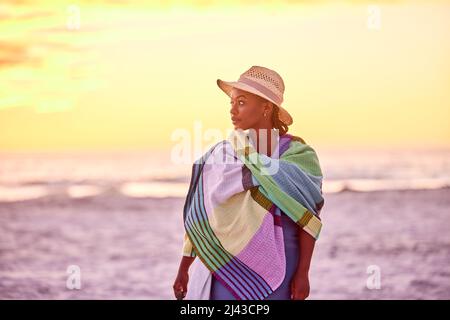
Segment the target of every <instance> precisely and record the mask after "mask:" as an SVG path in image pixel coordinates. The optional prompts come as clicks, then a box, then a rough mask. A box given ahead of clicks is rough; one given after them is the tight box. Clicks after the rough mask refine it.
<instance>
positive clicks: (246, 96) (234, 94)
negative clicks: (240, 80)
mask: <svg viewBox="0 0 450 320" xmlns="http://www.w3.org/2000/svg"><path fill="white" fill-rule="evenodd" d="M265 105H268V104H267V103H266V101H265V100H264V99H263V98H261V97H259V96H257V95H255V94H253V93H250V92H247V91H243V90H239V89H236V88H233V89H232V91H231V101H230V115H231V122H232V123H233V125H234V129H242V130H247V129H249V128H255V129H256V128H261V127H262V125H263V123H265V122H266V121H267V119H270V115H271V114H270V110H268V111H267V118H264V110H265V109H264V106H265Z"/></svg>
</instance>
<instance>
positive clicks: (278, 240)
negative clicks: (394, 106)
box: [183, 130, 324, 300]
mask: <svg viewBox="0 0 450 320" xmlns="http://www.w3.org/2000/svg"><path fill="white" fill-rule="evenodd" d="M250 141H251V140H250V139H249V136H248V134H247V133H245V132H244V131H242V130H234V131H233V133H232V135H231V138H229V139H228V140H223V141H221V142H219V143H217V144H215V145H214V146H212V147H211V148H210V149H209V150H208V151H207V152H206V153H205V154H204V155H203V156H202V157H201V158H200V159H198V160H197V161H195V162H194V164H193V166H192V176H191V183H190V187H189V191H188V194H187V196H186V202H185V205H184V226H185V237H184V245H183V255H184V256H191V257H195V256H198V257H199V258H200V259H201V261H202V262H203V264H204V265H205V266H206V267H207V268H208V269H209V270H210V271H211V273H212V274H213V276H214V277H216V279H217V280H218V281H221V282H222V283H223V284H224V285H225V286H226V287H227V288H228V289H229V290H230V291H231V292H232V294H233V295H234V296H235V297H236V299H242V300H262V299H264V298H266V297H267V296H268V295H270V294H271V293H272V292H273V291H274V290H275V289H276V288H278V286H279V285H280V284H281V283H282V281H283V279H284V277H285V269H286V257H285V253H284V252H285V251H284V241H283V232H282V228H281V219H280V215H281V211H282V212H284V213H285V214H286V215H287V216H289V217H290V218H291V219H293V221H295V222H296V223H297V224H298V225H299V226H301V227H302V228H303V229H304V230H305V231H306V232H307V233H308V234H310V235H311V236H312V237H314V238H315V239H318V237H319V233H320V230H321V227H322V223H321V221H320V218H319V214H320V210H321V209H322V206H323V204H324V198H323V196H322V172H321V169H320V164H319V160H318V158H317V155H316V152H315V151H314V150H313V149H312V148H311V147H310V146H309V145H307V144H306V143H305V141H304V140H303V139H301V138H299V137H295V136H292V135H290V134H285V135H283V136H281V137H280V138H279V139H278V141H277V147H276V150H277V152H274V154H272V155H271V156H270V157H269V156H266V155H264V154H260V153H257V152H256V151H255V149H254V147H253V145H252V143H251V142H250ZM274 155H279V156H278V157H275V156H274Z"/></svg>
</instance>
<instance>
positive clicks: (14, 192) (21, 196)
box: [0, 177, 450, 203]
mask: <svg viewBox="0 0 450 320" xmlns="http://www.w3.org/2000/svg"><path fill="white" fill-rule="evenodd" d="M447 188H450V180H449V179H442V178H441V179H438V178H432V179H412V180H411V179H344V180H324V182H323V186H322V191H323V193H324V194H333V193H342V192H374V191H402V190H432V189H447ZM188 189H189V182H188V177H177V178H170V179H153V180H146V179H142V180H137V181H115V182H112V181H104V180H100V181H68V180H60V181H28V182H23V183H20V184H0V203H1V202H20V201H26V200H34V199H39V198H43V197H58V198H66V199H85V198H94V197H100V196H108V195H109V196H117V195H120V196H123V197H126V198H130V199H132V198H140V199H146V198H149V199H152V198H154V199H161V198H184V197H186V195H187V192H188Z"/></svg>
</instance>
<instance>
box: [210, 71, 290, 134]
mask: <svg viewBox="0 0 450 320" xmlns="http://www.w3.org/2000/svg"><path fill="white" fill-rule="evenodd" d="M217 85H218V86H219V88H220V89H222V91H223V92H225V94H226V95H227V96H229V97H231V90H232V89H233V88H236V89H239V90H243V91H246V92H250V93H253V94H255V95H257V96H260V97H262V98H264V99H266V100H268V101H270V102H272V103H273V104H275V105H276V106H277V107H278V108H280V112H279V115H278V117H279V119H280V121H282V122H283V123H284V124H286V125H288V126H290V125H291V124H292V123H293V120H292V117H291V115H290V114H289V112H287V110H286V109H284V108H283V107H282V106H281V105H279V104H278V103H276V102H275V101H273V100H272V99H270V98H269V97H268V96H266V95H265V94H264V93H262V92H260V91H259V90H257V89H255V88H253V87H252V86H249V85H248V84H245V83H242V82H239V81H223V80H220V79H217Z"/></svg>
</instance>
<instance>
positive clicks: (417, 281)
mask: <svg viewBox="0 0 450 320" xmlns="http://www.w3.org/2000/svg"><path fill="white" fill-rule="evenodd" d="M324 196H325V206H324V208H323V210H322V213H321V218H322V221H323V229H322V233H321V235H320V238H319V240H318V241H317V243H316V247H315V252H314V255H313V260H312V265H311V270H310V285H311V293H310V297H309V299H450V272H449V271H448V265H450V234H449V233H448V230H449V227H450V219H449V210H448V208H449V207H450V189H449V188H441V189H435V190H395V191H392V190H385V191H372V192H355V191H342V192H338V193H331V194H325V195H324ZM183 205H184V199H183V198H182V197H162V198H145V197H144V198H132V197H127V196H124V195H123V194H121V193H118V192H115V191H113V190H111V191H108V192H104V193H102V194H101V195H97V196H92V197H83V198H78V199H74V198H71V197H67V196H64V195H61V194H57V195H48V196H45V197H40V198H36V199H30V200H22V201H10V202H2V203H0V299H173V294H172V283H173V280H174V279H175V276H176V272H177V268H178V263H179V260H180V258H181V246H182V234H183V225H182V210H183ZM73 265H75V266H78V267H79V268H80V272H81V273H80V276H81V277H80V280H81V282H80V283H81V287H80V289H69V288H67V286H66V281H67V279H68V277H69V273H68V268H69V266H73ZM370 266H375V267H370ZM368 268H369V270H368ZM370 268H375V269H377V270H379V272H380V273H379V280H380V286H379V288H373V287H371V288H368V285H367V281H368V278H369V277H370V276H371V274H370V272H371V271H370V270H373V269H370ZM368 272H369V273H368ZM369 287H370V285H369Z"/></svg>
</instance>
